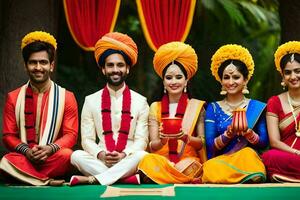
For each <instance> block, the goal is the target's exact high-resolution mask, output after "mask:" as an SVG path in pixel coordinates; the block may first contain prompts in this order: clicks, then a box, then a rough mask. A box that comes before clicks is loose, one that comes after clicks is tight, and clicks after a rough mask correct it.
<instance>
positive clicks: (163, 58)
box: [153, 42, 198, 79]
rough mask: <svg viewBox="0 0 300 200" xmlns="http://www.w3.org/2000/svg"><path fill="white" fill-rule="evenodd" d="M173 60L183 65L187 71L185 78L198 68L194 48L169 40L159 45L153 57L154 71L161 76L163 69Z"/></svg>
mask: <svg viewBox="0 0 300 200" xmlns="http://www.w3.org/2000/svg"><path fill="white" fill-rule="evenodd" d="M173 61H177V62H179V63H180V64H182V65H183V67H184V69H185V70H186V72H187V79H190V78H191V77H192V76H194V75H195V73H196V71H197V69H198V57H197V55H196V52H195V50H194V49H193V48H192V47H191V46H190V45H188V44H185V43H183V42H170V43H167V44H164V45H162V46H160V47H159V49H158V50H157V52H156V53H155V55H154V59H153V65H154V70H155V72H156V73H157V74H158V75H159V76H160V77H161V78H163V74H162V73H163V70H164V69H165V67H166V66H168V64H170V63H171V62H173Z"/></svg>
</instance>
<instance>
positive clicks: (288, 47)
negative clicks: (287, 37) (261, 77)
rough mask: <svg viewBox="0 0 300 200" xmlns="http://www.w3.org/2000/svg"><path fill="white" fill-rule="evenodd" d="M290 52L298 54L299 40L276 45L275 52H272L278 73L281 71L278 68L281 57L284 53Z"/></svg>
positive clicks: (299, 49) (299, 52)
mask: <svg viewBox="0 0 300 200" xmlns="http://www.w3.org/2000/svg"><path fill="white" fill-rule="evenodd" d="M291 53H298V54H300V42H299V41H289V42H286V43H284V44H282V45H280V46H279V47H278V49H277V50H276V52H275V54H274V62H275V66H276V69H277V71H279V72H280V74H282V71H281V68H280V62H281V59H282V58H283V57H284V56H285V55H287V54H291Z"/></svg>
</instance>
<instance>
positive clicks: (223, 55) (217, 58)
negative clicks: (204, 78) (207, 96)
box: [210, 44, 254, 82]
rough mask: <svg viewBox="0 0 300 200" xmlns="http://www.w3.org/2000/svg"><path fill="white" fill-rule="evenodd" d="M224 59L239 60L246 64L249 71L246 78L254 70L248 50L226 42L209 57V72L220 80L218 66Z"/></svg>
mask: <svg viewBox="0 0 300 200" xmlns="http://www.w3.org/2000/svg"><path fill="white" fill-rule="evenodd" d="M226 60H239V61H241V62H243V63H245V65H246V66H247V69H248V71H249V74H248V77H247V78H248V80H249V79H250V78H251V76H252V75H253V72H254V61H253V59H252V56H251V54H250V53H249V51H248V50H247V49H246V48H244V47H242V46H241V45H237V44H228V45H224V46H222V47H220V48H219V49H218V50H217V51H216V53H215V54H214V55H213V56H212V58H211V61H212V62H211V68H210V70H211V72H212V75H213V76H214V77H215V79H216V80H217V81H219V82H221V77H219V75H218V70H219V67H220V66H221V64H222V63H223V62H225V61H226Z"/></svg>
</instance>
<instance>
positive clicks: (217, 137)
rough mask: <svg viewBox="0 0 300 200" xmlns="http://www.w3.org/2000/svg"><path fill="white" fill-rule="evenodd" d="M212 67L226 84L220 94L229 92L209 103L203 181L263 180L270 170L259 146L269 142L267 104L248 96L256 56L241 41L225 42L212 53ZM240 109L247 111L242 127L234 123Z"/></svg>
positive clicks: (216, 75) (237, 181) (220, 80)
mask: <svg viewBox="0 0 300 200" xmlns="http://www.w3.org/2000/svg"><path fill="white" fill-rule="evenodd" d="M211 70H212V74H213V75H214V76H215V78H216V80H217V81H219V82H220V83H221V85H222V91H221V93H220V94H221V95H226V96H225V98H224V99H223V100H221V101H217V102H212V103H210V104H209V105H208V106H207V110H206V118H205V137H206V146H207V155H208V159H210V160H208V161H207V162H205V163H204V165H203V176H202V182H203V183H227V184H228V183H243V182H263V181H265V179H266V171H265V167H264V165H263V163H262V161H261V159H260V157H259V155H258V154H257V152H256V150H260V149H263V148H265V147H266V146H267V144H268V134H267V128H266V120H265V113H264V109H265V107H266V104H265V103H262V102H259V101H257V100H253V99H248V98H246V97H245V96H244V94H248V93H249V91H248V89H247V83H248V81H249V79H250V78H251V76H252V74H253V71H254V62H253V59H252V56H251V54H250V53H249V51H248V50H247V49H246V48H244V47H242V46H240V45H225V46H222V47H221V48H220V49H218V51H217V52H216V53H215V54H214V56H213V57H212V64H211ZM237 109H243V110H244V112H246V114H245V117H246V122H247V123H244V126H245V127H244V129H242V130H241V129H237V128H236V127H235V126H233V112H234V111H236V110H237ZM241 119H242V118H240V119H239V121H238V122H239V123H241V121H243V120H241ZM245 124H246V125H245Z"/></svg>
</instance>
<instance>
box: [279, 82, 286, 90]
mask: <svg viewBox="0 0 300 200" xmlns="http://www.w3.org/2000/svg"><path fill="white" fill-rule="evenodd" d="M280 85H281V86H282V89H283V90H285V86H286V84H285V82H284V81H281V83H280Z"/></svg>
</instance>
